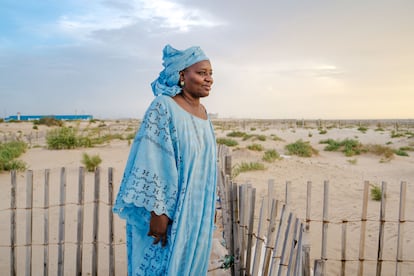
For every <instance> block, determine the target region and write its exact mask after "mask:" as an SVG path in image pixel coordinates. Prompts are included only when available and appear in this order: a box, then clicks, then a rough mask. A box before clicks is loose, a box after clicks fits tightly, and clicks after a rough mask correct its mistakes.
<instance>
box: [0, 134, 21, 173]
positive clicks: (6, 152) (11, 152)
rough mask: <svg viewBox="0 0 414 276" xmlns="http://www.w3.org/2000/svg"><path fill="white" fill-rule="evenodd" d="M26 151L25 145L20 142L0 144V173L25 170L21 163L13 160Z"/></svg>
mask: <svg viewBox="0 0 414 276" xmlns="http://www.w3.org/2000/svg"><path fill="white" fill-rule="evenodd" d="M26 149H27V144H26V143H24V142H21V141H13V142H8V143H4V144H3V143H0V172H1V171H10V170H25V169H26V164H25V163H24V162H23V161H20V160H15V159H16V158H18V157H19V156H20V155H22V154H23V153H24V152H25V151H26Z"/></svg>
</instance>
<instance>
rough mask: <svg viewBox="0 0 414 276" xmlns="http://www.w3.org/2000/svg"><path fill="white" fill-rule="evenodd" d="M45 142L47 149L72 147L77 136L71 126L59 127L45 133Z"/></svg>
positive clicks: (76, 142)
mask: <svg viewBox="0 0 414 276" xmlns="http://www.w3.org/2000/svg"><path fill="white" fill-rule="evenodd" d="M46 143H47V147H48V148H49V149H74V148H75V147H76V146H77V144H78V138H77V136H76V132H75V130H74V129H73V128H69V127H60V128H55V129H52V130H50V131H48V132H47V133H46Z"/></svg>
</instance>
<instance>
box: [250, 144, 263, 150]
mask: <svg viewBox="0 0 414 276" xmlns="http://www.w3.org/2000/svg"><path fill="white" fill-rule="evenodd" d="M247 148H248V149H249V150H254V151H263V150H264V148H263V146H262V145H260V144H251V145H248V146H247Z"/></svg>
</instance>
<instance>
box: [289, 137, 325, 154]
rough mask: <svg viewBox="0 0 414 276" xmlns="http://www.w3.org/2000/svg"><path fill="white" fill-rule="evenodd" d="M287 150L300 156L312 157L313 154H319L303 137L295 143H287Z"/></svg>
mask: <svg viewBox="0 0 414 276" xmlns="http://www.w3.org/2000/svg"><path fill="white" fill-rule="evenodd" d="M285 148H286V150H287V151H288V153H289V154H293V155H297V156H300V157H311V156H312V155H313V154H318V151H317V150H316V149H314V148H312V146H311V145H310V143H309V142H304V141H302V140H301V139H300V140H297V141H296V142H295V143H292V144H288V145H286V147H285Z"/></svg>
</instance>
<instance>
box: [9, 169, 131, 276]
mask: <svg viewBox="0 0 414 276" xmlns="http://www.w3.org/2000/svg"><path fill="white" fill-rule="evenodd" d="M50 182H51V181H50V170H49V169H46V170H45V171H44V183H43V187H44V193H43V200H44V202H43V206H34V205H33V202H34V196H33V187H34V182H33V171H31V170H28V171H27V172H26V205H25V207H21V206H17V203H16V198H17V192H16V188H17V174H16V172H15V171H13V172H11V197H10V199H11V204H10V245H9V246H8V247H9V248H10V265H9V266H10V275H23V274H25V275H49V274H51V275H64V274H66V275H85V274H90V275H98V274H105V275H115V274H116V273H115V271H116V270H115V268H116V267H115V253H114V251H115V248H116V246H117V245H120V246H124V245H125V242H118V243H115V242H114V217H113V213H112V202H113V169H112V168H109V169H108V177H107V185H101V184H102V183H101V172H100V169H99V168H98V169H97V170H96V171H95V173H94V177H93V199H92V201H89V202H85V186H87V184H88V183H86V182H85V169H84V168H83V167H80V168H79V175H78V196H77V201H76V202H68V201H67V186H68V180H67V169H66V168H61V170H60V180H59V192H58V193H56V191H55V190H56V189H54V190H53V192H51V191H50V187H51V183H50ZM36 184H37V186H40V185H39V184H41V183H36ZM53 184H55V183H53ZM71 184H73V183H71ZM71 187H72V188H73V185H71ZM101 187H106V188H107V191H106V193H107V196H108V198H107V200H102V199H101V198H100V194H101V191H100V189H101ZM71 190H72V191H73V190H75V189H71ZM51 197H52V198H54V199H55V198H56V197H58V198H59V201H58V202H57V203H56V204H51V203H50V198H51ZM35 200H36V201H39V200H38V198H36V199H35ZM102 206H103V207H106V208H107V209H108V210H107V211H106V212H105V211H104V210H100V208H102ZM89 207H90V208H89ZM85 208H88V211H91V212H90V215H89V216H88V217H87V219H88V220H89V219H91V220H92V227H89V225H90V223H91V222H90V221H87V220H85ZM2 211H5V210H2ZM51 211H54V212H53V214H52V213H51ZM56 211H57V212H58V214H56ZM39 212H40V213H39ZM68 212H72V213H76V215H75V216H72V217H67V214H68ZM23 213H25V214H24V215H25V217H26V223H25V226H26V228H25V232H26V233H25V241H24V243H23V242H21V241H18V232H19V233H20V232H22V230H23V231H24V229H21V227H20V226H22V225H21V223H20V224H19V223H18V220H17V216H20V215H23ZM41 213H43V214H41ZM105 213H106V215H105ZM35 215H36V223H34V221H35V220H34V216H35ZM52 215H53V216H56V215H57V216H58V219H57V224H54V225H53V224H51V223H50V220H51V216H52ZM41 216H43V222H41V221H39V217H41ZM102 217H104V218H105V219H104V221H105V222H106V223H103V222H102V221H100V218H102ZM40 220H42V219H40ZM72 220H73V223H71V222H72ZM19 221H20V222H21V221H22V219H21V218H20V220H19ZM85 223H88V229H87V230H86V229H84V228H85V227H84V226H85ZM101 227H103V228H105V229H100V228H101ZM42 228H43V229H42ZM56 229H57V235H56V236H57V240H56V242H54V240H55V238H52V237H51V236H52V235H51V233H50V232H51V231H52V230H56ZM90 229H91V232H90ZM42 230H43V231H42ZM39 232H42V233H43V242H35V241H34V240H33V235H34V234H35V233H39ZM55 232H56V231H55ZM84 233H86V234H89V235H91V237H87V238H88V239H90V238H91V240H89V241H86V239H85V238H84ZM103 233H106V235H108V236H107V238H105V237H103V236H102V234H103ZM68 234H69V235H71V236H76V240H75V241H70V239H69V238H67V235H68ZM72 240H73V239H72ZM3 247H4V246H3ZM41 247H43V252H41V250H39V249H40V248H41ZM74 247H75V248H74ZM19 249H25V253H23V252H20V253H21V254H20V255H19V256H18V252H17V251H18V250H19ZM54 249H55V250H57V254H54V253H56V251H53V253H52V254H51V253H50V251H51V250H54ZM103 249H105V255H106V256H107V259H106V260H105V259H103V258H102V257H103V256H99V255H100V253H101V251H102V250H103ZM34 251H35V252H36V254H33V253H34ZM86 251H87V252H86ZM39 255H42V256H39ZM21 256H24V257H25V262H24V265H23V264H21V261H20V260H21ZM56 256H57V259H56ZM87 258H89V259H88V262H87V263H88V264H89V266H88V267H87V265H85V263H84V261H85V260H86V259H87ZM34 259H36V260H37V262H36V261H33V260H34ZM53 259H56V260H55V261H56V263H54V264H53V262H52V261H53ZM66 259H70V260H71V262H70V263H71V265H70V267H66V266H68V265H67V262H66ZM39 260H41V264H42V265H41V266H39V265H38V264H39ZM98 260H99V261H98ZM73 264H74V266H73ZM34 266H35V267H34ZM51 266H53V267H51ZM98 271H100V273H98ZM3 272H4V271H3ZM118 272H120V273H119V274H126V272H125V268H124V267H123V268H120V269H118Z"/></svg>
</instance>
